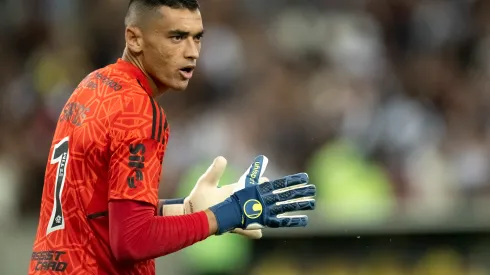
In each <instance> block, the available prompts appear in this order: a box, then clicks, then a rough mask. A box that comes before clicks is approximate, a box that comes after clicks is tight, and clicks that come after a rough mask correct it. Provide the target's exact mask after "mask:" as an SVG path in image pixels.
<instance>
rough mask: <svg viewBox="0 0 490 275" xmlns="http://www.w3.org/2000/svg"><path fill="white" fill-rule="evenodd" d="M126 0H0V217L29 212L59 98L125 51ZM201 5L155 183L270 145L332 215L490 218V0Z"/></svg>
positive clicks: (206, 0) (257, 0) (248, 156)
mask: <svg viewBox="0 0 490 275" xmlns="http://www.w3.org/2000/svg"><path fill="white" fill-rule="evenodd" d="M126 2H127V1H120V0H104V1H96V0H72V1H65V0H45V1H41V0H24V1H19V0H3V1H0V41H2V42H1V43H0V60H1V62H0V87H1V93H0V128H1V129H2V135H0V175H2V176H1V177H0V188H1V190H2V192H0V219H1V220H2V223H1V224H2V226H4V225H11V224H13V223H15V220H12V219H11V217H12V216H16V217H22V218H27V217H33V218H34V219H33V220H35V218H36V217H37V215H38V209H39V206H40V199H41V192H42V186H43V177H44V170H45V165H46V162H47V157H48V156H47V154H48V151H49V146H50V143H51V138H52V135H53V131H54V129H55V126H56V121H57V119H58V116H59V113H60V111H61V109H62V107H63V105H64V103H65V101H66V100H67V98H68V97H69V96H70V94H71V92H72V91H73V89H74V88H75V87H76V86H77V84H78V83H79V82H80V81H81V80H82V79H83V78H84V76H85V75H86V74H88V73H89V72H90V71H92V70H94V69H97V68H100V67H103V66H105V65H107V64H110V63H113V62H115V61H116V60H117V58H119V57H120V56H121V54H122V50H123V48H124V35H123V34H124V25H123V19H124V14H125V11H126V7H127V6H126ZM201 6H202V9H201V10H202V14H203V19H204V24H205V29H206V33H205V37H204V40H203V48H202V52H201V57H200V60H199V61H198V69H197V72H196V74H195V76H194V79H193V80H192V81H191V84H190V87H189V89H188V90H187V91H185V92H171V93H168V94H165V95H163V96H162V97H161V98H159V99H158V100H159V102H160V103H161V105H162V106H163V107H164V109H165V110H166V114H167V116H168V120H169V123H170V128H171V137H170V141H169V147H168V151H167V153H166V156H165V161H164V170H163V171H164V172H163V177H162V187H161V197H165V198H168V197H174V196H176V195H177V194H180V191H179V186H180V185H181V184H183V181H185V180H183V179H185V178H189V174H192V173H193V171H192V169H193V168H194V167H196V166H202V165H204V166H205V165H209V164H210V162H211V161H212V159H213V158H214V157H215V156H218V155H223V156H225V157H226V158H227V159H228V163H229V166H230V169H233V170H234V171H235V170H236V171H238V172H240V171H242V170H244V169H246V167H248V165H249V163H250V161H252V160H253V157H254V156H255V155H258V154H265V155H266V156H268V157H269V159H270V165H269V168H268V170H267V172H266V175H267V176H269V177H277V176H280V175H283V174H286V173H287V174H290V173H295V172H299V171H307V172H309V173H310V176H311V178H312V179H313V180H314V181H315V183H316V184H318V191H319V194H320V197H319V209H320V211H317V212H318V213H319V215H321V216H322V217H323V218H324V219H325V220H327V221H328V222H329V223H330V224H335V223H336V222H337V223H340V224H343V223H349V222H359V221H363V222H372V221H386V220H389V219H390V218H393V217H404V218H403V219H405V217H407V219H409V218H408V217H410V218H411V219H412V220H414V222H417V221H419V220H420V219H426V220H434V217H439V218H440V217H449V216H451V217H452V216H454V215H460V216H462V217H463V216H464V217H468V216H470V217H474V219H475V220H477V221H478V220H483V217H485V216H486V217H488V213H489V212H490V208H488V207H487V206H488V205H489V202H490V169H489V168H490V123H489V122H488V121H490V120H488V119H487V118H486V114H487V112H488V111H489V110H490V109H489V107H490V89H489V88H490V83H489V82H488V81H487V79H488V77H489V76H490V1H485V0H463V1H461V0H349V1H334V0H330V1H320V0H308V1H305V0H290V1H284V0H267V1H264V0H247V1H238V0H202V1H201ZM239 174H240V173H239ZM191 178H192V177H191ZM318 213H317V214H318ZM7 220H8V221H9V222H8V223H4V222H3V221H7ZM435 220H436V221H437V220H438V219H435ZM284 274H286V273H284ZM332 274H347V273H332ZM348 274H351V273H348ZM376 274H381V273H376ZM392 274H393V273H392ZM396 274H401V273H396ZM427 274H429V273H427ZM431 274H432V273H431ZM434 274H435V273H434ZM445 274H450V273H445Z"/></svg>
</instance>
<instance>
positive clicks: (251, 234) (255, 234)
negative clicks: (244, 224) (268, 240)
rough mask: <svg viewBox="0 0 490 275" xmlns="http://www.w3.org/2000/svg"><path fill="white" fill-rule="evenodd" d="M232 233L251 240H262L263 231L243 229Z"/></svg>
mask: <svg viewBox="0 0 490 275" xmlns="http://www.w3.org/2000/svg"><path fill="white" fill-rule="evenodd" d="M231 233H234V234H239V235H242V236H244V237H247V238H249V239H253V240H257V239H260V238H262V230H261V229H253V230H243V229H241V228H236V229H234V230H233V231H231Z"/></svg>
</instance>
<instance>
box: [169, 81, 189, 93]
mask: <svg viewBox="0 0 490 275" xmlns="http://www.w3.org/2000/svg"><path fill="white" fill-rule="evenodd" d="M188 85H189V82H188V81H185V82H184V81H183V82H181V83H174V85H172V86H171V87H170V88H172V90H175V91H185V90H186V89H187V86H188Z"/></svg>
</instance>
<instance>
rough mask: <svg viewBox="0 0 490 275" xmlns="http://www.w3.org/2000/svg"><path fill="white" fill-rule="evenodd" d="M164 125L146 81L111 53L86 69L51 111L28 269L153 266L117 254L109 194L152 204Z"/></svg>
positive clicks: (102, 270) (106, 270)
mask: <svg viewBox="0 0 490 275" xmlns="http://www.w3.org/2000/svg"><path fill="white" fill-rule="evenodd" d="M168 138H169V127H168V124H167V120H166V118H165V114H164V112H163V110H162V108H161V107H160V106H159V105H158V103H157V102H156V101H155V100H154V99H153V98H152V97H151V89H150V86H149V83H148V81H147V79H146V78H145V76H144V75H143V73H142V72H141V71H140V70H139V69H138V68H137V67H135V66H133V65H132V64H130V63H128V62H126V61H123V60H118V62H117V63H115V64H112V65H109V66H107V67H105V68H102V69H100V70H97V71H94V72H92V73H91V74H89V75H88V76H87V77H86V78H85V79H84V80H83V81H82V82H81V83H80V84H79V86H78V87H77V88H76V89H75V91H74V92H73V94H72V95H71V97H70V99H69V100H68V102H67V103H66V105H65V106H64V109H63V111H62V113H61V115H60V117H59V121H58V125H57V128H56V132H55V134H54V138H53V143H52V145H51V149H50V153H49V154H50V155H49V158H48V162H47V166H46V173H45V179H44V190H43V195H42V203H41V212H40V221H39V227H38V229H37V234H36V238H35V242H34V248H33V253H32V256H31V262H30V268H29V274H32V275H34V274H73V275H75V274H80V275H82V274H83V275H87V274H121V275H123V274H131V275H137V274H154V273H155V264H154V260H145V261H142V262H138V263H130V264H124V263H120V262H117V261H116V260H115V258H114V256H113V255H112V253H111V249H110V244H109V220H108V217H107V211H108V203H109V201H110V200H121V199H122V200H136V201H141V202H146V203H150V204H152V205H154V206H155V207H156V206H157V205H158V187H159V181H160V174H161V166H162V161H163V156H164V152H165V147H166V144H167V140H168Z"/></svg>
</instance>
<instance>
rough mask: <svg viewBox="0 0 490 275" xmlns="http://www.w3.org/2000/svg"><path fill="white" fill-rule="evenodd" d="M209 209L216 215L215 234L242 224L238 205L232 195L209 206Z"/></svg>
mask: <svg viewBox="0 0 490 275" xmlns="http://www.w3.org/2000/svg"><path fill="white" fill-rule="evenodd" d="M209 210H210V211H211V212H212V213H213V214H214V216H215V217H216V223H217V230H216V234H218V235H220V234H223V233H226V232H228V231H230V230H233V229H235V228H237V227H239V226H240V225H241V224H242V212H241V211H240V205H239V203H238V201H237V199H236V198H235V197H234V196H231V197H229V198H228V199H226V200H224V201H223V202H221V203H218V204H216V205H214V206H211V207H210V208H209Z"/></svg>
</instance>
